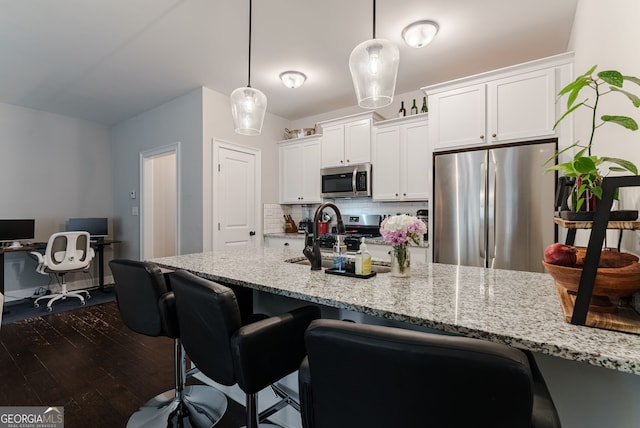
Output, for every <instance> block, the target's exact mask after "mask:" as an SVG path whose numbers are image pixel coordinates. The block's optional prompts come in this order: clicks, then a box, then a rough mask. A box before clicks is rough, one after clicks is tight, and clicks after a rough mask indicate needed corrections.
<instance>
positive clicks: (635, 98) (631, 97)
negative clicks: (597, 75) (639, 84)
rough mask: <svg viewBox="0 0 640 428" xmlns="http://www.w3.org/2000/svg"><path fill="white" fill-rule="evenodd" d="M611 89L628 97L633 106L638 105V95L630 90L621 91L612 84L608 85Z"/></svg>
mask: <svg viewBox="0 0 640 428" xmlns="http://www.w3.org/2000/svg"><path fill="white" fill-rule="evenodd" d="M610 88H611V90H612V91H616V92H620V93H623V94H625V95H626V96H627V98H629V100H631V102H632V103H633V106H634V107H640V97H638V96H637V95H635V94H632V93H631V92H627V91H623V90H622V89H618V88H615V87H613V86H611V87H610Z"/></svg>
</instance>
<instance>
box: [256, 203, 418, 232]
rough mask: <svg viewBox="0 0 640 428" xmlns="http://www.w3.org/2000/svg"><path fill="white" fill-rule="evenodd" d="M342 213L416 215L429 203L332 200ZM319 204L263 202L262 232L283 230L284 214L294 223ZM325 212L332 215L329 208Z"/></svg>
mask: <svg viewBox="0 0 640 428" xmlns="http://www.w3.org/2000/svg"><path fill="white" fill-rule="evenodd" d="M332 202H333V203H334V204H335V205H336V206H337V207H338V209H340V212H341V213H342V214H380V215H394V214H398V213H400V214H411V215H416V211H418V210H421V209H428V208H429V203H428V202H426V201H424V202H372V201H371V200H370V199H340V200H335V201H332ZM319 206H320V205H319V204H315V205H280V204H264V233H282V232H284V218H283V216H284V215H285V214H290V215H291V217H293V219H294V220H295V222H296V224H298V223H299V222H300V220H302V219H303V218H304V217H305V216H306V213H307V212H309V213H310V216H311V217H313V215H314V214H315V212H316V209H317V208H318V207H319ZM326 212H327V213H329V214H331V216H332V217H334V214H333V213H332V212H331V210H330V209H329V210H326Z"/></svg>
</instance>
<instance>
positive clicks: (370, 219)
mask: <svg viewBox="0 0 640 428" xmlns="http://www.w3.org/2000/svg"><path fill="white" fill-rule="evenodd" d="M381 219H382V216H380V215H378V214H343V215H342V221H343V222H344V227H345V228H346V234H345V237H344V243H345V245H346V246H347V250H348V251H357V250H358V248H360V239H361V238H375V237H377V236H380V221H381ZM336 235H337V234H336V233H325V234H323V235H318V242H319V243H320V247H321V248H333V244H334V243H335V242H336Z"/></svg>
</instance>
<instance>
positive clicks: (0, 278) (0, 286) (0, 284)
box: [0, 245, 37, 300]
mask: <svg viewBox="0 0 640 428" xmlns="http://www.w3.org/2000/svg"><path fill="white" fill-rule="evenodd" d="M21 251H37V250H36V247H35V246H34V245H23V246H22V247H17V248H11V247H3V248H0V293H2V294H5V293H4V255H5V253H18V252H21ZM5 300H6V299H5Z"/></svg>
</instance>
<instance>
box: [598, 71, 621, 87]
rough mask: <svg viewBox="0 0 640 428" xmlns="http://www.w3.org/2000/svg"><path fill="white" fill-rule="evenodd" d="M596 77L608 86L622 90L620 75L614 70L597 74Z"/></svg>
mask: <svg viewBox="0 0 640 428" xmlns="http://www.w3.org/2000/svg"><path fill="white" fill-rule="evenodd" d="M598 77H599V78H601V79H602V80H604V81H605V82H607V83H608V84H610V85H613V86H617V87H618V88H622V83H623V78H622V73H620V72H619V71H616V70H606V71H601V72H600V73H598Z"/></svg>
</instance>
